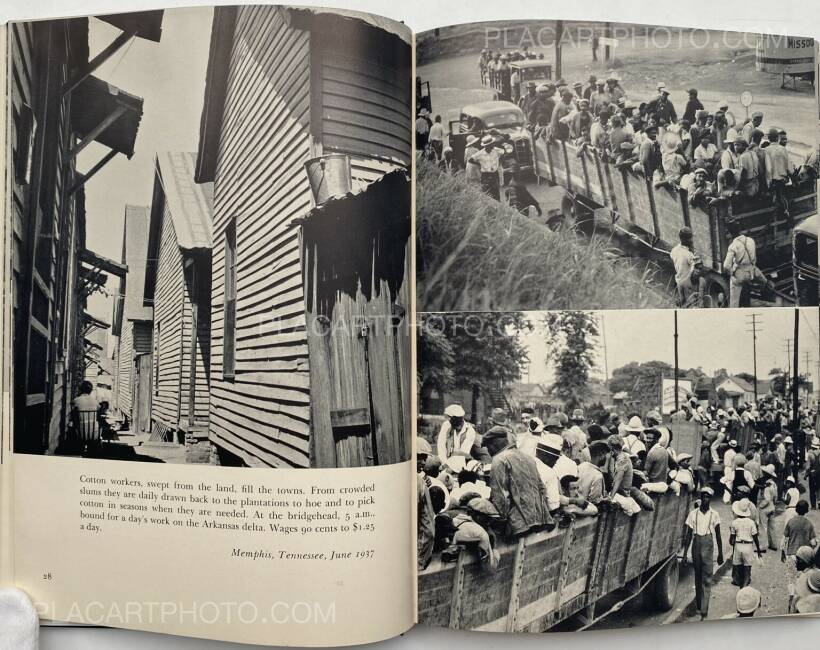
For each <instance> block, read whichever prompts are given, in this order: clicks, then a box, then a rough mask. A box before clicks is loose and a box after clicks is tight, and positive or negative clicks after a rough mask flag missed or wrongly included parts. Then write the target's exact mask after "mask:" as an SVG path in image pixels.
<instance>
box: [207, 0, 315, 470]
mask: <svg viewBox="0 0 820 650" xmlns="http://www.w3.org/2000/svg"><path fill="white" fill-rule="evenodd" d="M284 11H285V10H284V9H282V8H279V7H271V6H268V7H261V6H252V7H251V6H248V7H240V8H239V9H238V10H237V19H236V30H235V35H234V41H233V47H232V52H231V60H230V72H229V78H228V83H227V92H226V97H225V102H224V121H223V125H222V131H221V136H220V143H219V153H218V162H217V173H216V180H215V188H214V192H215V194H214V248H213V263H212V269H213V274H212V278H213V290H212V305H213V307H212V310H211V327H212V334H211V340H212V354H211V413H210V436H211V439H212V440H213V442H215V443H216V444H217V445H219V446H221V447H223V448H225V449H226V450H227V451H229V452H231V453H233V454H235V455H236V456H238V457H239V458H240V459H241V460H242V461H243V462H244V463H246V464H248V465H251V466H274V467H305V466H307V465H308V438H309V417H310V395H309V377H308V355H307V341H306V335H305V317H304V297H303V290H302V278H301V269H300V263H299V241H298V229H295V228H292V227H290V223H291V221H292V220H293V219H294V218H296V217H298V216H301V215H303V214H304V213H305V212H306V211H307V210H308V209H309V208H310V206H311V193H310V187H309V185H308V181H307V176H306V175H305V173H304V170H303V167H302V163H303V162H304V161H305V160H306V159H307V158H309V157H310V154H311V148H310V134H309V108H310V71H309V65H310V49H309V35H308V33H307V32H305V31H300V30H296V29H293V28H291V27H289V26H288V24H287V22H286V20H285V14H284ZM232 219H235V220H236V239H237V323H236V373H235V378H234V379H233V380H225V379H224V378H223V376H222V351H223V340H224V339H223V336H224V334H223V301H224V274H225V268H224V266H225V265H224V251H225V229H226V226H227V225H228V223H229V222H230V221H231V220H232Z"/></svg>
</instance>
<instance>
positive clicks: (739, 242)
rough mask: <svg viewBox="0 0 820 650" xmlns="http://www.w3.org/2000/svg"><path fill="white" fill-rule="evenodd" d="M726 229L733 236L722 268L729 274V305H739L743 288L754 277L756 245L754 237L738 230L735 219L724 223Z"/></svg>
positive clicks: (755, 270) (738, 224)
mask: <svg viewBox="0 0 820 650" xmlns="http://www.w3.org/2000/svg"><path fill="white" fill-rule="evenodd" d="M726 231H727V232H728V233H729V235H730V236H731V237H732V238H733V239H732V243H731V244H729V248H728V249H727V250H726V259H725V260H724V261H723V270H724V272H726V273H728V274H729V277H730V278H731V279H730V281H729V306H730V307H740V298H741V293H742V292H743V288H744V287H745V286H747V285H748V284H749V283H750V282H751V281H752V280H754V279H755V277H756V275H757V273H759V272H758V271H757V246H756V245H755V241H754V239H752V238H751V237H747V236H746V235H744V234H742V233H741V232H740V223H739V222H738V221H737V220H734V221H729V222H728V223H727V224H726Z"/></svg>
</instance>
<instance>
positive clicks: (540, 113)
mask: <svg viewBox="0 0 820 650" xmlns="http://www.w3.org/2000/svg"><path fill="white" fill-rule="evenodd" d="M554 95H555V86H554V85H553V84H551V83H544V84H541V85H540V86H538V88H537V92H536V96H535V99H534V100H532V101H531V102H530V104H529V109H528V110H527V111H525V112H526V114H527V121H528V122H529V123H530V124H549V123H550V120H551V119H552V113H553V111H554V110H555V100H554V99H553V96H554Z"/></svg>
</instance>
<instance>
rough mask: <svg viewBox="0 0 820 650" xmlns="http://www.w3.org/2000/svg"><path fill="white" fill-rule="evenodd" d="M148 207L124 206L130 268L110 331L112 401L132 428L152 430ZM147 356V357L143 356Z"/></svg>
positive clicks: (124, 244) (126, 255) (124, 237)
mask: <svg viewBox="0 0 820 650" xmlns="http://www.w3.org/2000/svg"><path fill="white" fill-rule="evenodd" d="M148 213H149V210H148V208H147V207H144V206H139V205H126V206H125V223H124V226H123V233H122V263H123V265H125V266H126V267H127V268H128V272H127V273H126V274H125V276H124V277H123V278H121V279H120V286H119V290H118V292H117V296H116V297H115V299H114V317H113V322H112V325H111V333H112V334H113V335H114V336H115V337H116V343H115V345H114V386H113V394H112V397H113V404H112V405H111V406H112V408H114V409H116V410H117V411H118V412H119V414H120V416H121V417H122V419H123V421H124V423H125V424H126V426H127V427H128V428H129V430H130V431H132V432H134V433H143V432H146V431H148V430H150V393H151V386H150V381H151V373H150V354H151V327H152V326H151V320H152V318H153V309H152V307H150V306H148V307H146V306H145V305H144V304H143V293H144V290H145V267H146V262H145V260H146V254H147V250H148ZM146 355H148V356H146ZM141 357H145V358H141Z"/></svg>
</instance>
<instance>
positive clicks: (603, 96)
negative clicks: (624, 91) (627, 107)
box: [589, 79, 612, 115]
mask: <svg viewBox="0 0 820 650" xmlns="http://www.w3.org/2000/svg"><path fill="white" fill-rule="evenodd" d="M610 101H612V98H611V97H610V95H609V93H608V92H607V91H606V81H604V80H603V79H598V81H596V82H595V92H594V93H592V96H591V97H590V98H589V108H590V110H591V111H592V113H593V115H597V114H598V113H599V112H600V110H601V107H602V106H604V105H605V104H609V103H610Z"/></svg>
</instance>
